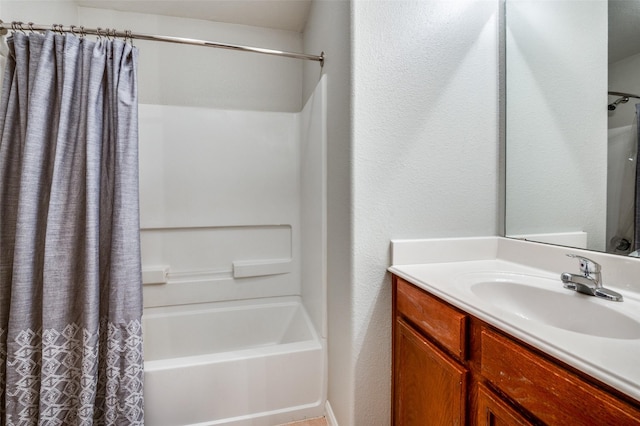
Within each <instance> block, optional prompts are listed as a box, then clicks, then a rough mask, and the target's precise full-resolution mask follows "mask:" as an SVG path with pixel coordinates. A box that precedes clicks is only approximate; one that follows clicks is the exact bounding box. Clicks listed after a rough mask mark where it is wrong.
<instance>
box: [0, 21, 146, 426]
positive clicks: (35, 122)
mask: <svg viewBox="0 0 640 426" xmlns="http://www.w3.org/2000/svg"><path fill="white" fill-rule="evenodd" d="M7 42H8V44H9V56H8V58H7V64H6V70H5V74H4V80H3V90H2V97H1V101H0V102H1V104H0V416H1V418H0V424H6V425H32V424H33V425H35V424H44V425H103V424H105V425H138V424H140V425H141V424H143V396H142V387H143V386H142V385H143V358H142V332H141V315H142V294H141V291H142V290H141V287H142V286H141V271H140V241H139V218H138V152H137V142H138V141H137V137H138V135H137V132H138V130H137V124H138V123H137V83H136V62H137V50H136V49H135V48H134V47H133V46H131V44H128V43H124V42H123V41H121V40H97V41H92V40H89V39H84V38H78V37H76V36H74V35H71V34H68V35H61V34H54V33H51V32H48V33H46V34H45V35H41V34H35V33H33V34H28V35H27V34H23V33H21V32H17V33H15V34H14V35H13V36H12V37H10V38H9V39H8V40H7Z"/></svg>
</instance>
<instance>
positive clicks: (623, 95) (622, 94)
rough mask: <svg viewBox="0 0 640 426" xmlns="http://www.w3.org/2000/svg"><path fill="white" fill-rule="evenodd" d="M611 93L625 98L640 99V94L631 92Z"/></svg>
mask: <svg viewBox="0 0 640 426" xmlns="http://www.w3.org/2000/svg"><path fill="white" fill-rule="evenodd" d="M609 94H610V95H612V96H622V97H624V98H637V99H640V95H633V94H631V93H624V92H609Z"/></svg>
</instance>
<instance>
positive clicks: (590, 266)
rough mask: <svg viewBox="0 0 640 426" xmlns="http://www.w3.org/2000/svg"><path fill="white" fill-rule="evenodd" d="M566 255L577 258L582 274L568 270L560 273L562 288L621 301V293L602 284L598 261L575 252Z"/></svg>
mask: <svg viewBox="0 0 640 426" xmlns="http://www.w3.org/2000/svg"><path fill="white" fill-rule="evenodd" d="M567 256H569V257H575V258H576V259H578V262H579V264H580V272H582V275H577V274H570V273H568V272H563V273H562V274H560V279H561V280H562V282H563V283H564V288H568V289H569V290H574V291H577V292H579V293H584V294H588V295H590V296H596V297H601V298H603V299H607V300H613V301H615V302H622V295H621V294H620V293H617V292H615V291H613V290H609V289H608V288H604V287H603V286H602V272H601V271H602V268H601V267H600V265H599V264H598V263H596V262H594V261H593V260H591V259H587V258H586V257H583V256H579V255H577V254H568V255H567Z"/></svg>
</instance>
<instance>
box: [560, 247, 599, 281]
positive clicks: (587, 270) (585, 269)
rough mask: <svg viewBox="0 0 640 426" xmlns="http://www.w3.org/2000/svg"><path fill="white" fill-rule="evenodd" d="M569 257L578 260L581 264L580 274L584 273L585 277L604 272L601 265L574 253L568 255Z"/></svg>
mask: <svg viewBox="0 0 640 426" xmlns="http://www.w3.org/2000/svg"><path fill="white" fill-rule="evenodd" d="M567 256H568V257H574V258H576V259H578V262H579V263H580V272H582V273H583V274H584V275H585V276H590V275H591V274H599V273H600V271H601V270H602V268H601V267H600V264H599V263H597V262H595V261H593V260H591V259H589V258H586V257H584V256H580V255H578V254H573V253H570V254H567Z"/></svg>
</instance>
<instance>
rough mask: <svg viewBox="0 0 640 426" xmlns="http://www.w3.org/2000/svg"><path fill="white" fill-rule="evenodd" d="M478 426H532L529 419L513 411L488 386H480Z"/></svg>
mask: <svg viewBox="0 0 640 426" xmlns="http://www.w3.org/2000/svg"><path fill="white" fill-rule="evenodd" d="M476 423H477V425H478V426H531V425H533V423H531V422H530V421H529V420H527V418H525V417H524V416H523V415H521V414H520V413H519V412H518V411H516V410H515V409H513V408H512V407H511V406H510V405H508V404H507V403H506V402H504V401H502V399H500V397H499V396H497V395H496V394H494V393H493V392H492V391H491V390H489V389H488V388H487V387H486V386H484V385H482V384H479V385H478V410H477V417H476Z"/></svg>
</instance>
